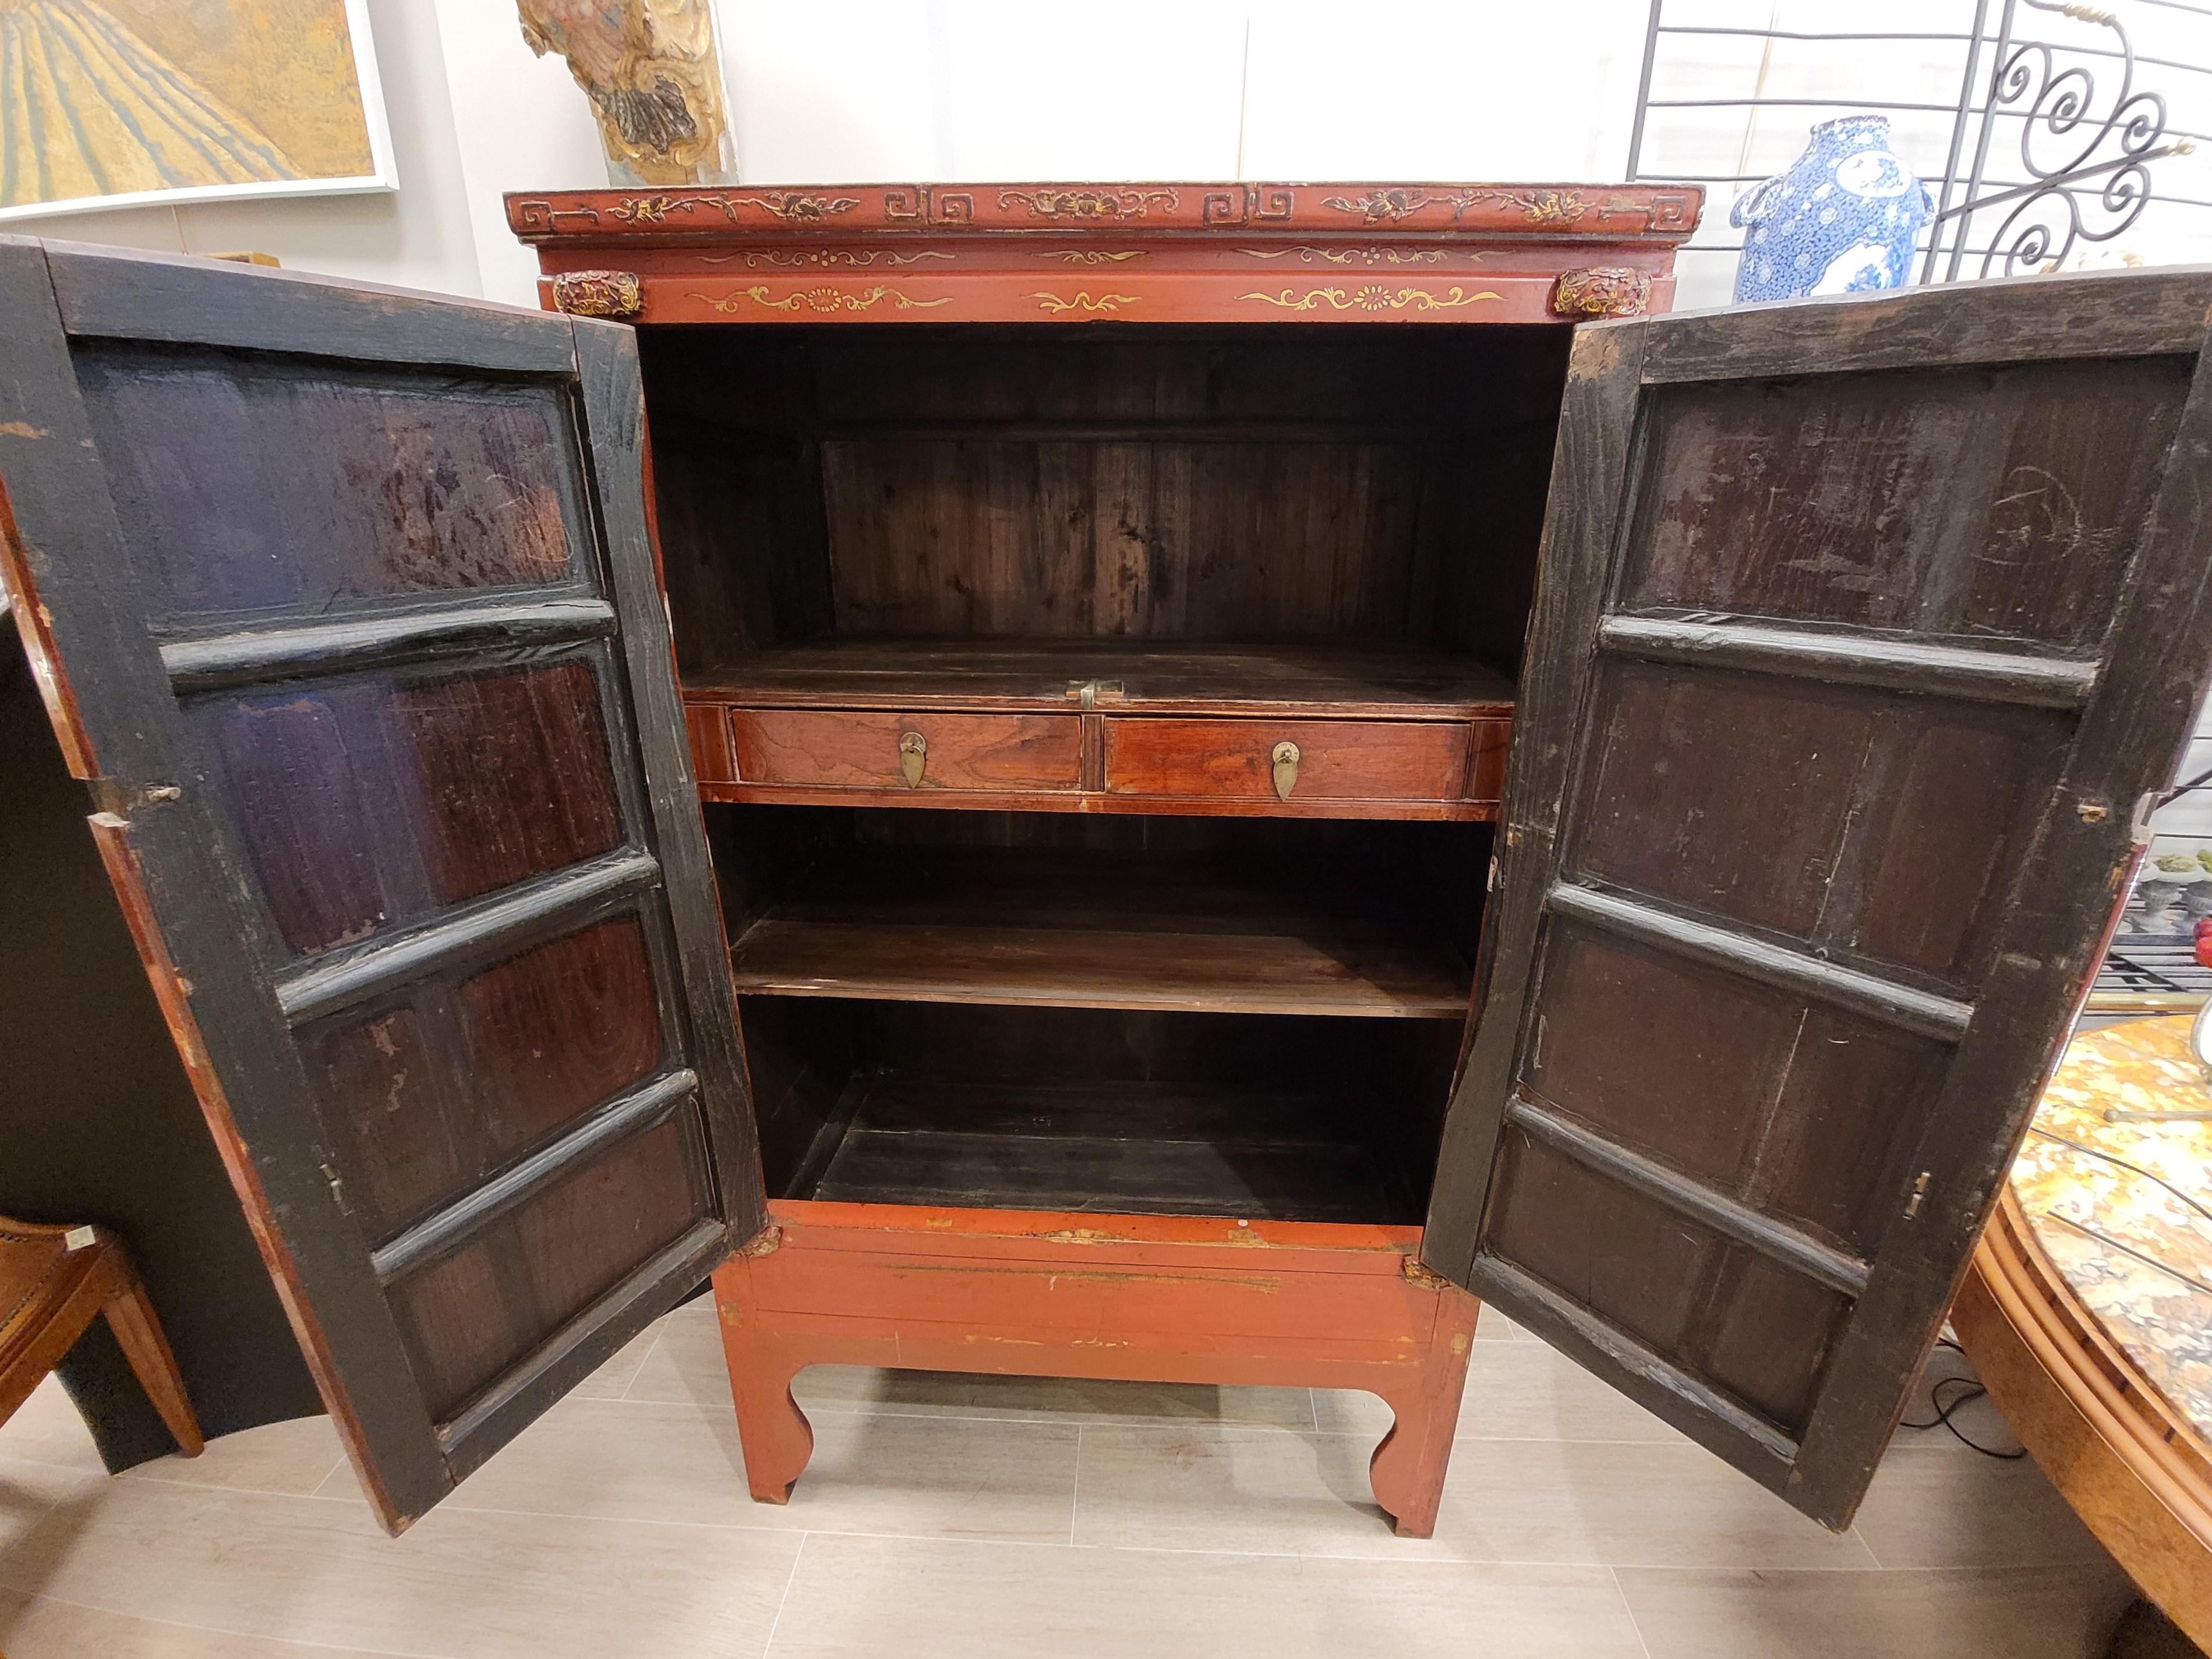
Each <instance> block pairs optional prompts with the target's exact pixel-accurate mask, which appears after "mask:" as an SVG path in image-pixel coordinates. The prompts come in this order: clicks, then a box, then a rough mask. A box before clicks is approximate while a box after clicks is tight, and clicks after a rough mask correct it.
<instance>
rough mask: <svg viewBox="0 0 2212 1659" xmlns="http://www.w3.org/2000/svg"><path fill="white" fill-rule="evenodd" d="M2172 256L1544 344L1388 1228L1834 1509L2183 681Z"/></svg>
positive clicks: (1862, 1475) (2194, 619)
mask: <svg viewBox="0 0 2212 1659" xmlns="http://www.w3.org/2000/svg"><path fill="white" fill-rule="evenodd" d="M2208 300H2212V281H2208V279H2206V278H2204V277H2203V276H2164V275H2160V276H2119V277H2117V278H2114V279H2112V280H2104V279H2095V280H2075V281H2051V282H2047V283H2043V282H2032V283H2002V284H1986V285H1978V286H1976V287H1973V288H1967V289H1951V290H1945V291H1940V292H1933V293H1927V294H1917V295H1910V296H1906V297H1903V298H1882V299H1876V300H1870V301H1836V302H1826V303H1820V304H1808V305H1799V306H1788V307H1774V308H1771V309H1762V310H1753V311H1750V312H1746V313H1732V314H1729V315H1727V316H1724V317H1712V318H1691V317H1686V318H1680V319H1671V318H1668V319H1653V320H1652V321H1650V322H1649V323H1645V324H1638V325H1627V326H1621V327H1607V328H1601V329H1598V330H1594V331H1586V332H1585V333H1584V334H1583V337H1581V338H1580V339H1579V340H1578V342H1577V348H1576V355H1575V357H1574V360H1573V364H1572V367H1571V372H1570V380H1569V394H1568V403H1567V411H1566V416H1565V422H1564V424H1563V427H1562V435H1561V441H1560V447H1559V475H1558V477H1557V480H1556V482H1555V484H1554V494H1553V506H1552V515H1551V522H1550V525H1549V527H1548V529H1547V541H1546V547H1545V553H1544V561H1545V563H1544V579H1543V591H1542V593H1541V596H1540V600H1539V608H1538V611H1537V617H1536V622H1535V624H1534V633H1533V638H1532V655H1531V660H1530V664H1529V666H1528V672H1527V673H1526V674H1525V676H1524V679H1523V684H1522V700H1521V703H1520V706H1519V709H1518V712H1517V716H1516V720H1517V727H1518V734H1519V735H1518V737H1517V739H1516V745H1515V750H1514V756H1513V760H1512V764H1511V771H1510V777H1509V781H1508V784H1507V816H1506V818H1505V821H1504V826H1503V828H1502V830H1501V834H1500V863H1499V876H1500V882H1499V894H1498V898H1497V900H1496V903H1497V907H1498V908H1497V913H1496V915H1495V917H1494V921H1493V925H1494V929H1495V932H1494V934H1493V939H1492V944H1493V947H1494V951H1495V956H1494V969H1493V972H1492V978H1491V983H1490V986H1489V992H1488V999H1487V1001H1486V1004H1485V1006H1484V1009H1483V1012H1482V1014H1481V1017H1480V1023H1479V1024H1478V1025H1477V1027H1476V1030H1475V1035H1474V1043H1473V1047H1472V1050H1471V1053H1470V1054H1469V1057H1468V1063H1467V1065H1466V1066H1465V1069H1464V1073H1463V1075H1462V1079H1461V1081H1460V1084H1459V1087H1458V1091H1457V1094H1456V1097H1455V1102H1454V1103H1453V1106H1452V1109H1451V1114H1450V1117H1449V1125H1448V1128H1447V1139H1446V1144H1445V1148H1444V1152H1443V1158H1442V1164H1441V1169H1440V1172H1439V1175H1438V1177H1437V1184H1436V1197H1435V1200H1434V1206H1433V1208H1432V1211H1431V1220H1430V1226H1429V1231H1428V1234H1427V1237H1426V1243H1425V1258H1426V1260H1427V1261H1429V1263H1430V1265H1431V1266H1432V1267H1435V1268H1437V1270H1438V1271H1440V1272H1443V1273H1448V1274H1449V1275H1450V1276H1452V1277H1454V1278H1455V1279H1460V1280H1461V1281H1462V1283H1466V1284H1468V1285H1471V1286H1472V1287H1473V1288H1474V1290H1475V1291H1477V1293H1478V1294H1480V1295H1481V1296H1482V1297H1485V1298H1486V1299H1489V1300H1493V1301H1495V1302H1497V1303H1498V1304H1500V1305H1502V1306H1504V1307H1505V1308H1506V1309H1508V1310H1510V1312H1511V1313H1512V1314H1513V1316H1515V1317H1516V1319H1520V1320H1522V1321H1525V1322H1528V1324H1530V1325H1531V1326H1532V1327H1533V1328H1535V1329H1536V1330H1537V1332H1538V1333H1539V1334H1542V1335H1544V1336H1547V1338H1549V1339H1550V1340H1553V1342H1555V1343H1556V1344H1558V1345H1559V1346H1562V1347H1564V1348H1565V1349H1566V1350H1567V1351H1568V1352H1571V1353H1574V1354H1576V1355H1577V1357H1578V1358H1582V1359H1583V1361H1584V1363H1586V1364H1589V1366H1590V1367H1591V1368H1592V1369H1593V1370H1596V1371H1597V1372H1598V1373H1599V1374H1600V1375H1601V1376H1605V1377H1607V1378H1608V1379H1609V1380H1612V1381H1613V1382H1615V1383H1618V1384H1619V1385H1620V1386H1621V1387H1622V1388H1624V1389H1626V1390H1628V1391H1629V1392H1631V1393H1632V1394H1633V1395H1636V1396H1637V1397H1638V1399H1640V1400H1642V1401H1644V1403H1645V1404H1646V1405H1648V1406H1650V1407H1651V1408H1652V1409H1654V1410H1656V1411H1657V1412H1659V1413H1661V1414H1662V1415H1663V1416H1666V1417H1668V1419H1671V1420H1672V1421H1674V1423H1675V1424H1676V1425H1678V1426H1680V1427H1681V1428H1683V1429H1684V1430H1686V1431H1687V1432H1689V1433H1691V1434H1692V1435H1694V1436H1696V1437H1698V1438H1699V1439H1700V1440H1702V1441H1704V1442H1705V1443H1706V1444H1707V1445H1709V1446H1711V1447H1713V1448H1714V1449H1717V1450H1718V1451H1720V1452H1721V1453H1723V1455H1726V1456H1728V1457H1729V1458H1730V1459H1731V1460H1732V1461H1733V1462H1735V1463H1737V1464H1738V1465H1739V1466H1740V1467H1741V1468H1744V1469H1745V1470H1747V1472H1749V1473H1750V1474H1753V1475H1754V1476H1755V1477H1757V1478H1758V1479H1759V1480H1762V1481H1764V1482H1765V1483H1766V1484H1767V1485H1769V1486H1771V1487H1773V1488H1774V1489H1775V1490H1776V1491H1778V1492H1781V1493H1782V1494H1783V1495H1784V1497H1786V1498H1788V1499H1789V1500H1790V1502H1792V1503H1793V1504H1796V1505H1798V1506H1799V1507H1800V1508H1802V1509H1804V1510H1807V1511H1808V1512H1809V1513H1811V1514H1814V1515H1815V1516H1818V1517H1819V1518H1820V1519H1821V1520H1823V1521H1825V1522H1828V1523H1829V1524H1831V1525H1833V1526H1842V1525H1844V1524H1845V1523H1847V1522H1848V1521H1849V1519H1850V1515H1851V1513H1852V1511H1853V1510H1854V1509H1855V1508H1856V1506H1857V1502H1858V1500H1859V1498H1860V1496H1861V1494H1862V1493H1863V1491H1864V1489H1865V1486H1866V1483H1867V1481H1868V1480H1869V1478H1870V1476H1871V1474H1872V1471H1873V1468H1874V1464H1875V1460H1876V1459H1877V1458H1878V1457H1879V1456H1880V1455H1881V1449H1882V1448H1883V1446H1884V1444H1885V1443H1886V1442H1887V1438H1888V1436H1889V1433H1890V1431H1891V1429H1892V1427H1893V1424H1894V1422H1895V1419H1896V1417H1897V1414H1898V1412H1899V1407H1901V1405H1902V1403H1903V1401H1904V1398H1905V1391H1906V1389H1907V1388H1908V1386H1909V1385H1910V1383H1911V1382H1912V1380H1913V1379H1914V1377H1915V1376H1916V1375H1917V1370H1918V1368H1919V1366H1920V1365H1921V1364H1922V1363H1923V1360H1924V1358H1925V1356H1926V1353H1927V1351H1928V1348H1929V1344H1930V1343H1931V1341H1932V1340H1933V1339H1934V1336H1935V1334H1936V1329H1937V1327H1938V1325H1939V1323H1940V1322H1941V1320H1942V1316H1943V1313H1944V1310H1945V1309H1946V1308H1947V1307H1948V1304H1949V1298H1950V1296H1951V1293H1952V1291H1953V1290H1954V1287H1955V1285H1956V1283H1957V1280H1958V1277H1959V1275H1960V1273H1961V1271H1962V1270H1963V1268H1964V1267H1965V1263H1966V1255H1967V1253H1968V1251H1969V1250H1970V1249H1971V1248H1972V1243H1973V1240H1974V1238H1975V1237H1976V1236H1977V1234H1978V1231H1979V1228H1980V1226H1981V1225H1982V1222H1983V1220H1984V1218H1985V1217H1986V1215H1987V1213H1988V1211H1989V1208H1990V1205H1991V1204H1992V1203H1993V1202H1994V1200H1995V1196H1996V1190H1997V1186H1998V1183H1999V1182H2000V1181H2001V1180H2002V1176H2003V1173H2004V1171H2005V1170H2006V1169H2007V1168H2008V1165H2009V1162H2010V1156H2011V1152H2012V1151H2013V1149H2014V1147H2015V1146H2016V1144H2017V1139H2018V1137H2019V1136H2020V1134H2021V1133H2022V1132H2023V1129H2024V1127H2025V1124H2026V1121H2027V1114H2028V1112H2029V1111H2030V1109H2032V1106H2033V1098H2034V1095H2035V1093H2036V1091H2037V1089H2038V1088H2039V1085H2040V1083H2041V1081H2042V1079H2043V1078H2044V1076H2045V1073H2046V1071H2047V1068H2048V1066H2050V1064H2051V1061H2052V1060H2053V1059H2054V1058H2055V1054H2056V1052H2057V1047H2058V1045H2059V1044H2060V1042H2061V1041H2062V1039H2063V1035H2064V1032H2065V1030H2066V1027H2067V1024H2068V1022H2069V1015H2070V1012H2071V1011H2072V1009H2073V1008H2074V1007H2075V1006H2076V1003H2077V1000H2078V998H2079V997H2080V995H2081V994H2082V993H2083V991H2084V990H2085V988H2086V986H2087V979H2088V975H2089V974H2090V972H2091V970H2092V969H2093V964H2094V961H2095V958H2096V955H2097V951H2098V946H2099V944H2100V939H2101V937H2102V934H2103V932H2104V930H2105V927H2106V923H2107V918H2108V916H2109V915H2111V914H2112V911H2113V910H2114V908H2115V907H2116V905H2117V902H2118V896H2119V895H2120V892H2121V891H2122V884H2123V878H2124V873H2125V872H2126V870H2127V868H2128V866H2129V865H2130V860H2131V858H2132V857H2133V856H2134V852H2135V848H2134V845H2133V842H2132V841H2131V838H2130V820H2131V819H2132V818H2134V817H2136V814H2137V813H2138V811H2139V810H2140V805H2141V804H2142V803H2144V802H2146V801H2148V799H2151V796H2150V793H2149V792H2152V791H2154V790H2156V789H2157V788H2159V787H2160V786H2161V785H2162V784H2163V783H2164V781H2166V778H2167V777H2168V776H2169V775H2170V769H2171V768H2172V765H2173V763H2174V761H2175V759H2176V757H2177V754H2178V751H2179V745H2180V744H2181V743H2182V742H2183V741H2184V740H2185V734H2186V732H2187V730H2188V727H2189V721H2190V716H2191V710H2192V709H2193V708H2194V706H2195V704H2196V702H2197V698H2198V696H2199V692H2200V688H2201V686H2202V684H2203V675H2204V668H2205V663H2206V660H2207V656H2208V653H2212V638H2208V635H2207V630H2206V617H2207V611H2206V588H2207V570H2208V567H2207V564H2206V562H2205V559H2204V556H2203V544H2202V542H2201V539H2200V520H2201V505H2200V504H2201V501H2202V500H2203V492H2204V490H2205V489H2206V488H2207V485H2208V483H2212V477H2208V470H2207V468H2208V463H2207V459H2206V458H2207V456H2208V454H2212V411H2208V410H2207V407H2206V403H2205V392H2204V387H2203V380H2204V376H2203V371H2202V369H2201V368H2200V367H2199V363H2200V349H2201V344H2202V342H2201V339H2200V334H2201V331H2202V329H2203V319H2204V317H2205V314H2206V305H2207V301H2208Z"/></svg>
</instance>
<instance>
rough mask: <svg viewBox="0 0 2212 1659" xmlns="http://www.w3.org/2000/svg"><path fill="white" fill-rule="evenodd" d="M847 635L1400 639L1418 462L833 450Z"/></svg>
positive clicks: (1278, 452)
mask: <svg viewBox="0 0 2212 1659" xmlns="http://www.w3.org/2000/svg"><path fill="white" fill-rule="evenodd" d="M1419 468H1420V457H1419V452H1418V451H1409V450H1407V449H1405V448H1393V447H1383V446H1379V445H1365V444H1359V443H1357V442H1346V443H1340V444H1333V445H1328V444H1311V443H1299V444H1280V443H1278V444H1269V443H1266V442H1263V441H1254V442H1248V443H1244V444H1235V445H1223V444H1212V443H1200V444H1192V443H1175V442H1165V441H1163V442H1155V443H1146V444H1133V443H1126V442H1121V443H1117V442H1111V441H1087V442H1075V441H1070V442H1054V441H1038V440H1036V439H1031V440H1030V441H984V440H981V439H976V440H969V441H957V442H948V441H917V440H909V441H902V442H880V441H879V442H842V441H841V442H832V443H829V444H826V445H825V446H824V447H823V483H824V489H825V490H826V492H827V497H828V502H829V543H830V567H831V572H832V577H831V580H832V586H833V588H834V590H835V592H836V603H837V625H838V627H839V629H841V630H842V631H845V632H850V633H872V634H900V635H949V634H962V633H982V634H1001V635H1004V634H1028V635H1073V636H1078V637H1081V636H1085V635H1107V634H1110V635H1132V636H1137V637H1145V636H1151V635H1170V636H1174V637H1179V638H1186V639H1197V640H1231V639H1238V638H1255V637H1258V638H1297V637H1298V636H1300V635H1328V634H1334V635H1346V634H1349V635H1386V636H1387V635H1389V634H1392V633H1395V632H1396V631H1398V629H1400V628H1401V626H1402V619H1403V617H1404V616H1405V612H1406V607H1407V598H1408V592H1409V587H1408V584H1409V581H1410V579H1411V572H1412V562H1413V507H1414V505H1415V503H1416V502H1417V501H1419V486H1418V479H1419Z"/></svg>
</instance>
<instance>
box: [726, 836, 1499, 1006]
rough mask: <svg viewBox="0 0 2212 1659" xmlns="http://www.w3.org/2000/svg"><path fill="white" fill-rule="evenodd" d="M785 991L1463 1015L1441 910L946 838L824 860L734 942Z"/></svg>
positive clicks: (743, 983) (763, 989) (765, 990)
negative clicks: (924, 848)
mask: <svg viewBox="0 0 2212 1659" xmlns="http://www.w3.org/2000/svg"><path fill="white" fill-rule="evenodd" d="M731 967H732V974H733V975H734V977H735V979H736V981H737V985H738V989H739V990H740V991H744V992H751V993H756V994H777V995H785V996H841V997H865V998H895V999H904V1000H921V1001H939V1002H942V1001H971V1000H972V1001H982V1002H1012V1003H1036V1004H1043V1005H1049V1006H1063V1007H1098V1008H1153V1009H1191V1010H1207V1009H1211V1010H1218V1011H1222V1012H1248V1013H1320V1014H1340V1015H1362V1016H1370V1017H1381V1018H1454V1019H1455V1018H1461V1017H1462V1016H1463V1015H1464V1014H1465V1012H1466V1011H1467V1002H1468V969H1467V966H1466V963H1464V961H1463V960H1462V957H1460V955H1459V953H1458V952H1457V951H1455V950H1454V949H1453V948H1452V946H1451V945H1450V944H1449V941H1448V940H1447V939H1444V938H1443V936H1442V935H1441V933H1440V932H1439V931H1438V929H1437V927H1436V925H1435V924H1434V923H1433V922H1430V921H1424V920H1421V919H1419V918H1418V917H1417V916H1416V915H1413V914H1410V913H1406V912H1401V911H1400V910H1398V909H1396V908H1395V907H1392V906H1390V905H1389V904H1388V903H1384V902H1377V901H1376V899H1375V898H1374V897H1372V896H1370V895H1368V894H1366V893H1363V892H1361V891H1359V890H1356V889H1355V890H1350V891H1340V890H1332V889H1330V888H1328V887H1326V886H1324V887H1322V888H1321V889H1319V890H1312V889H1301V888H1298V887H1296V886H1292V885H1288V884H1283V883H1281V882H1279V881H1272V880H1268V879H1266V878H1264V877H1263V876H1255V872H1251V871H1249V870H1239V869H1238V868H1237V867H1236V866H1231V865H1225V864H1223V863H1220V862H1218V861H1211V860H1209V861H1203V862H1198V861H1178V860H1170V859H1149V860H1147V859H1129V858H1122V859H1115V858H1112V857H1104V856H1094V857H1091V858H1084V859H1074V858H1069V857H1066V856H1060V855H1053V854H1042V855H1040V854H1031V855H1030V856H1028V857H1025V858H1024V857H1019V856H1016V855H1014V854H1011V853H996V854H989V853H986V854H980V855H978V854H964V855H963V854H957V853H954V852H952V851H951V850H950V849H947V850H945V851H940V852H938V853H935V854H922V853H921V852H919V851H917V852H915V853H914V854H908V855H903V856H897V857H876V858H870V859H854V860H839V861H836V862H831V863H825V864H823V865H822V866H817V868H816V869H815V870H814V871H812V872H810V873H809V875H808V876H807V877H806V878H805V880H804V882H803V883H801V884H799V885H798V886H797V887H796V888H795V889H794V890H793V891H792V892H790V893H788V894H787V895H786V896H784V897H783V898H781V900H780V901H778V902H775V904H773V905H771V906H770V907H769V908H768V909H767V910H766V912H765V914H764V915H762V917H761V918H760V919H759V920H757V921H755V922H754V923H753V924H752V925H751V926H750V927H749V928H747V929H746V931H745V932H744V934H743V936H742V937H740V938H739V939H738V941H737V943H736V945H734V946H733V947H732V952H731Z"/></svg>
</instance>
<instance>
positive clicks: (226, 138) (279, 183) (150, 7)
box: [0, 0, 398, 220]
mask: <svg viewBox="0 0 2212 1659" xmlns="http://www.w3.org/2000/svg"><path fill="white" fill-rule="evenodd" d="M397 182H398V181H397V179H396V178H395V177H394V175H393V171H392V140H391V135H390V133H389V132H388V131H386V126H385V120H384V101H383V97H382V95H381V93H380V88H379V87H378V83H377V76H376V58H375V53H374V48H373V46H372V45H371V42H370V40H369V32H368V7H367V0H0V220H7V219H15V218H22V217H27V216H31V215H33V214H46V213H52V212H56V211H83V210H93V209H100V208H117V207H137V206H142V205H146V204H165V205H166V204H183V203H187V202H206V201H218V200H226V199H232V198H242V197H259V196H313V195H323V194H326V193H331V192H335V191H361V190H390V189H392V187H393V186H394V185H395V184H396V183H397Z"/></svg>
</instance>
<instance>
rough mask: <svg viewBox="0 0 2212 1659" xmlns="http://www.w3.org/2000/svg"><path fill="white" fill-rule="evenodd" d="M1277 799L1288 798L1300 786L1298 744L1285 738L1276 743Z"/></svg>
mask: <svg viewBox="0 0 2212 1659" xmlns="http://www.w3.org/2000/svg"><path fill="white" fill-rule="evenodd" d="M1273 758H1274V763H1275V799H1277V800H1288V799H1290V798H1291V790H1293V789H1295V788H1297V787H1298V746H1297V744H1294V743H1291V742H1290V741H1288V740H1287V739H1285V741H1284V742H1281V743H1279V744H1276V745H1275V753H1274V757H1273Z"/></svg>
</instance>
